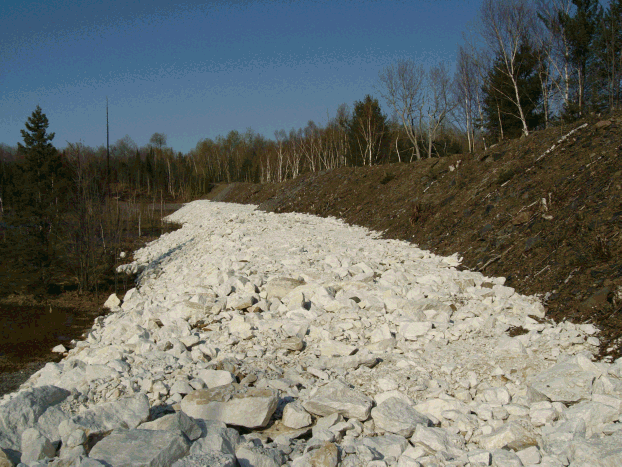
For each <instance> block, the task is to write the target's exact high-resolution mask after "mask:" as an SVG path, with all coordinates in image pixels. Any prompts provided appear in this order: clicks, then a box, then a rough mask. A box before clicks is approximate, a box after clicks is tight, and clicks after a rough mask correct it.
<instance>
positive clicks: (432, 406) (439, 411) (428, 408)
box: [415, 398, 471, 420]
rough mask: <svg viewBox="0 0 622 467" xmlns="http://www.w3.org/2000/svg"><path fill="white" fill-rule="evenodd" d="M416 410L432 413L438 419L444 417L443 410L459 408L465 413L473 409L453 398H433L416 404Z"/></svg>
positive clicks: (458, 409) (426, 413)
mask: <svg viewBox="0 0 622 467" xmlns="http://www.w3.org/2000/svg"><path fill="white" fill-rule="evenodd" d="M415 410H416V411H417V412H419V413H422V414H424V415H432V416H433V417H434V418H436V419H437V420H441V419H442V418H443V412H444V411H446V410H457V411H458V412H461V413H463V414H468V413H470V412H471V409H470V408H469V406H468V405H466V404H465V403H464V402H462V401H459V400H458V399H453V398H446V399H441V398H433V399H428V400H427V401H424V402H421V403H419V404H417V405H415Z"/></svg>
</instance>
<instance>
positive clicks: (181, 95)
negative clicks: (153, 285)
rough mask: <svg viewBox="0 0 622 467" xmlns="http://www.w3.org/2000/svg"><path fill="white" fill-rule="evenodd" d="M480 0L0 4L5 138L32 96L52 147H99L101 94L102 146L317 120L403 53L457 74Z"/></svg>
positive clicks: (182, 141)
mask: <svg viewBox="0 0 622 467" xmlns="http://www.w3.org/2000/svg"><path fill="white" fill-rule="evenodd" d="M479 5H480V1H479V0H436V1H433V0H416V1H414V0H413V1H397V0H394V1H369V0H361V1H359V0H351V1H347V0H345V1H344V0H331V1H320V0H317V1H311V0H303V1H279V0H275V1H203V2H198V1H194V0H188V1H186V2H177V1H170V2H166V1H159V0H154V1H142V2H132V1H117V0H95V1H93V0H91V1H77V0H54V1H50V0H45V1H41V2H35V1H30V0H3V1H2V2H0V18H2V27H1V28H0V142H2V143H6V144H9V145H11V146H14V145H16V144H17V142H18V141H21V136H20V130H21V129H23V128H24V123H25V121H26V119H27V118H28V116H29V115H30V114H31V113H32V111H33V110H34V109H35V107H36V106H37V104H38V105H40V106H41V108H42V109H43V112H45V113H46V115H47V116H48V118H49V120H50V128H49V131H52V132H56V138H55V139H54V144H55V145H56V146H57V147H65V146H66V145H67V142H71V143H75V142H78V141H82V142H83V143H84V144H87V145H90V146H98V145H100V144H105V142H106V129H105V123H106V112H105V107H106V96H108V101H109V113H110V143H111V144H112V143H114V142H115V141H116V140H118V139H119V138H122V137H123V136H124V135H126V134H129V135H130V137H131V138H132V139H133V140H134V141H135V142H136V143H137V144H138V145H139V146H142V145H145V144H147V142H148V141H149V137H150V136H151V135H152V134H153V133H154V132H161V133H165V134H166V135H168V145H169V146H171V147H172V148H173V149H175V151H182V152H184V153H185V152H187V151H188V150H190V149H191V148H193V147H194V146H195V145H196V143H197V142H198V141H199V140H200V139H202V138H206V137H208V138H214V137H215V136H217V135H219V134H220V135H225V134H226V133H227V132H229V131H230V130H238V131H240V132H244V131H245V130H246V129H247V128H248V127H251V128H252V129H253V130H255V131H256V132H258V133H261V134H263V135H264V136H266V137H268V138H273V137H274V131H275V130H278V129H281V128H284V129H286V130H289V129H291V128H299V127H304V126H305V125H306V124H307V121H309V120H314V121H315V122H316V123H318V124H324V123H325V122H326V116H327V112H328V113H329V114H330V116H331V117H332V116H334V115H335V111H336V109H337V106H338V105H339V104H341V103H347V104H348V105H350V106H352V103H353V102H354V101H355V100H361V99H363V97H364V96H365V94H368V93H370V94H373V95H376V96H378V93H377V92H375V89H374V86H375V85H376V84H377V79H378V72H379V71H380V70H381V69H382V68H383V67H384V66H386V65H389V64H391V63H393V62H395V61H396V60H397V59H399V58H413V59H415V60H417V61H420V62H421V63H424V64H426V65H431V64H435V63H437V62H439V61H443V62H445V63H446V64H447V65H448V66H449V67H450V69H452V70H453V63H454V59H455V54H456V49H457V46H458V43H459V42H460V40H461V34H462V32H463V31H465V29H466V28H467V24H468V23H469V22H470V21H472V20H473V19H474V18H475V17H476V15H477V11H478V9H479ZM452 72H453V71H452ZM381 104H384V103H382V102H381ZM383 110H384V111H385V113H389V112H388V109H387V108H386V106H384V105H383Z"/></svg>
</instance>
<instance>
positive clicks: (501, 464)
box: [492, 449, 523, 467]
mask: <svg viewBox="0 0 622 467" xmlns="http://www.w3.org/2000/svg"><path fill="white" fill-rule="evenodd" d="M492 465H493V467H523V462H522V461H521V460H520V457H518V456H517V455H516V453H514V452H513V451H508V450H506V449H495V450H494V451H493V452H492Z"/></svg>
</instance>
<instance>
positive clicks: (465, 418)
mask: <svg viewBox="0 0 622 467" xmlns="http://www.w3.org/2000/svg"><path fill="white" fill-rule="evenodd" d="M169 218H170V220H172V221H176V222H181V223H183V228H182V229H180V230H177V231H175V232H172V233H170V234H167V235H163V236H162V237H161V238H160V239H158V240H156V241H154V242H152V243H150V244H149V245H147V246H146V247H145V248H143V249H141V250H139V251H137V252H136V253H135V255H134V257H135V258H136V261H135V262H134V263H132V264H129V265H125V266H123V267H122V269H124V270H126V271H141V273H140V276H139V280H138V283H137V286H136V288H135V289H132V290H130V291H129V292H127V293H126V294H125V297H124V298H123V301H120V300H118V299H117V297H115V296H113V297H111V298H110V299H109V300H108V302H107V304H106V306H108V307H109V308H110V309H111V310H112V312H111V313H110V314H109V315H107V316H106V317H105V318H100V319H98V320H96V322H95V324H94V326H93V329H92V331H91V332H89V334H88V336H87V337H86V339H85V340H83V341H80V342H75V346H74V347H73V348H71V349H70V350H69V351H68V352H66V356H65V358H64V359H63V361H62V362H61V363H48V364H47V365H46V366H45V367H44V368H43V369H42V370H40V371H39V372H38V373H36V374H35V375H33V376H32V377H31V378H30V380H29V381H28V382H27V383H25V384H24V385H23V387H22V388H21V389H20V390H19V391H18V392H16V393H13V394H10V395H7V396H5V398H4V400H3V402H2V404H1V405H0V447H1V448H2V451H1V452H2V454H0V466H4V465H15V464H17V463H19V462H21V465H29V466H42V465H51V466H76V467H77V466H82V467H92V466H102V465H104V466H133V467H138V466H175V467H190V466H237V465H239V466H242V467H246V466H257V467H272V466H280V465H289V466H296V467H302V466H316V467H323V466H337V465H342V466H351V467H354V466H372V467H380V466H399V467H414V466H425V467H432V466H456V467H458V466H471V467H475V466H478V467H479V466H490V465H492V466H503V467H507V466H510V467H511V466H535V465H538V466H547V467H561V466H572V467H578V466H583V467H587V466H590V467H594V466H610V467H614V466H615V467H619V466H621V465H622V423H621V422H620V415H621V414H622V379H621V376H622V361H616V362H614V363H602V362H601V363H598V362H594V361H593V358H592V355H593V352H594V351H595V350H596V346H597V345H598V337H597V336H598V330H597V329H596V328H595V327H594V326H592V325H589V324H588V325H574V324H571V323H561V324H554V323H551V322H548V321H546V320H544V319H543V317H544V308H543V306H542V304H541V303H540V302H539V301H538V299H537V298H535V297H526V296H522V295H519V294H517V293H515V291H514V290H513V289H512V288H510V287H506V286H504V279H503V278H487V277H484V276H483V275H481V274H479V273H475V272H470V271H458V270H457V269H456V266H458V264H459V259H458V258H457V257H456V256H453V257H447V258H445V257H440V256H435V255H433V254H430V253H428V252H426V251H422V250H420V249H418V248H416V247H414V246H413V245H410V244H407V243H405V242H399V241H393V240H381V239H378V238H377V237H378V236H377V234H375V233H372V232H370V231H368V230H365V229H363V228H358V227H352V226H347V225H345V224H343V223H342V222H340V221H338V220H335V219H321V218H316V217H313V216H308V215H301V214H278V215H277V214H270V213H264V212H260V211H256V210H255V208H254V207H253V206H247V205H246V206H242V205H232V204H222V203H210V202H207V201H196V202H193V203H190V204H188V205H186V206H184V207H183V208H182V209H180V210H179V211H178V212H176V213H174V214H173V215H171V216H169ZM517 329H520V330H522V332H523V333H522V334H520V335H516V336H515V337H510V334H512V335H515V334H516V332H510V331H516V330H517ZM62 350H63V349H60V350H59V351H62Z"/></svg>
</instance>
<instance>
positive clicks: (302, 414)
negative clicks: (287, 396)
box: [283, 402, 313, 428]
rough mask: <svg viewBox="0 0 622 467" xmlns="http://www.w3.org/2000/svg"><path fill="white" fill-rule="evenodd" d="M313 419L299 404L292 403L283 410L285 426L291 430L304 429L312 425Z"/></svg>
mask: <svg viewBox="0 0 622 467" xmlns="http://www.w3.org/2000/svg"><path fill="white" fill-rule="evenodd" d="M312 421H313V420H312V418H311V415H310V414H309V412H307V411H306V410H305V409H304V408H303V407H302V405H300V404H299V403H298V402H290V403H289V404H287V405H286V406H285V408H284V409H283V425H285V426H287V427H289V428H304V427H306V426H309V425H311V423H312Z"/></svg>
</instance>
